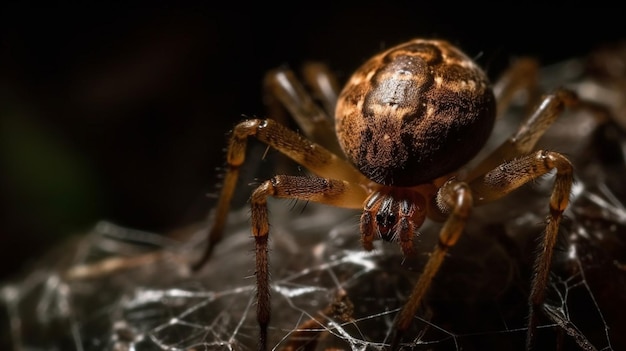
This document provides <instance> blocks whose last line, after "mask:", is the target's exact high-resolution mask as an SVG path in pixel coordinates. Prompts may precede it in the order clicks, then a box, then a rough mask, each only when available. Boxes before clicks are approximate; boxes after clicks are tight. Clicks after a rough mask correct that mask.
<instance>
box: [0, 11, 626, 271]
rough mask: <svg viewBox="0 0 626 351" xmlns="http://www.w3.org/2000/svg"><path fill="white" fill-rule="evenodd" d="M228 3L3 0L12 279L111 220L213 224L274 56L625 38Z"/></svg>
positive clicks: (619, 30)
mask: <svg viewBox="0 0 626 351" xmlns="http://www.w3.org/2000/svg"><path fill="white" fill-rule="evenodd" d="M218 4H219V3H218V2H212V3H209V2H207V3H206V4H204V5H201V4H198V3H177V4H173V3H172V4H165V3H161V2H150V3H134V4H133V5H127V4H109V3H87V4H82V5H76V4H71V5H70V4H63V5H46V6H45V7H40V6H34V5H32V3H30V4H11V3H9V4H7V3H5V4H4V5H0V6H1V7H0V30H1V32H0V39H1V42H0V50H1V51H0V208H1V210H0V225H1V226H0V258H1V259H2V264H1V265H0V278H7V277H12V276H14V274H15V273H16V272H18V271H19V270H20V269H23V268H24V264H26V263H28V262H30V261H32V259H33V258H36V257H38V256H40V255H41V254H42V253H44V252H45V251H46V250H47V249H48V248H49V247H50V246H52V245H54V243H55V242H58V241H59V240H62V239H63V238H64V237H67V236H69V235H74V234H79V233H80V232H81V231H85V230H87V229H89V228H90V227H91V226H92V225H93V224H94V223H95V222H96V221H97V220H100V219H108V220H112V221H114V222H116V223H118V224H122V225H126V226H130V227H133V228H139V229H145V230H152V231H157V232H165V231H168V230H171V229H173V228H178V227H181V226H183V225H186V224H189V223H192V222H194V221H198V220H202V219H203V218H204V217H205V216H206V213H207V211H208V209H209V208H210V207H211V206H212V205H213V203H214V201H215V200H214V199H213V198H211V197H208V196H207V194H208V193H213V192H214V191H215V186H214V184H215V183H216V181H217V180H218V178H217V173H216V172H215V168H216V167H217V166H220V165H221V164H222V162H223V152H222V148H223V146H224V143H225V141H226V136H225V135H226V132H227V131H228V130H229V129H230V128H231V127H232V126H233V125H234V124H235V123H236V122H237V121H239V120H240V119H241V118H242V115H246V116H264V113H265V108H264V106H263V104H262V100H261V80H262V77H263V74H264V72H265V71H266V70H268V69H270V68H272V67H275V66H277V65H281V64H289V65H292V66H294V67H297V66H298V65H299V64H300V63H302V62H303V61H305V60H307V59H318V60H322V61H324V62H326V63H328V64H329V65H331V67H332V68H333V69H335V70H336V72H337V74H338V76H339V78H340V79H341V80H345V79H346V78H347V75H348V74H349V72H350V71H351V70H353V69H354V68H356V66H357V65H359V64H360V63H361V62H362V61H363V60H365V59H366V58H367V57H368V56H370V55H372V54H373V53H375V52H377V51H378V50H379V49H381V48H383V47H387V46H390V45H394V44H397V43H400V42H401V41H404V40H407V39H410V38H413V37H416V36H425V37H438V38H446V39H448V40H450V41H452V42H453V43H456V44H458V45H459V46H460V47H461V48H463V49H464V50H465V51H466V52H467V53H468V54H469V55H470V56H472V57H475V58H476V59H477V61H478V62H479V63H480V64H481V65H482V66H483V67H485V68H486V70H487V72H488V74H489V75H490V76H491V77H496V76H497V74H498V73H499V72H500V71H501V70H502V69H503V67H505V66H506V65H507V63H508V62H509V61H510V60H511V59H512V58H514V57H516V56H519V55H532V56H536V57H538V58H539V59H540V60H541V61H542V62H544V63H551V62H556V61H560V60H563V59H566V58H569V57H573V56H582V55H585V54H586V53H587V52H589V51H590V50H592V49H593V48H595V47H596V46H598V45H600V44H602V43H609V42H614V41H617V40H620V39H623V38H624V35H625V34H626V26H625V25H624V24H623V20H622V18H621V14H622V11H621V10H618V9H615V8H610V7H607V8H595V9H590V8H576V7H572V6H571V5H569V6H566V7H559V6H555V7H554V8H553V9H548V8H547V7H548V5H545V4H544V5H542V6H535V5H530V4H528V5H527V4H525V3H523V2H507V3H506V5H497V6H495V7H494V5H481V4H482V2H481V3H478V2H472V5H471V6H469V5H468V6H466V7H458V5H453V4H452V3H450V2H444V1H428V2H420V1H414V2H400V1H396V2H390V1H385V2H368V3H366V2H361V3H360V5H358V6H357V5H351V6H348V5H330V4H325V3H321V2H304V3H298V4H297V7H296V4H295V3H294V5H292V6H289V7H282V6H281V7H274V8H272V7H271V6H269V5H267V4H264V3H259V5H256V6H260V7H262V9H260V10H255V9H252V8H250V7H249V5H246V4H239V3H236V2H232V3H229V4H226V5H224V4H219V6H220V8H221V9H217V7H216V6H218ZM222 6H226V7H229V8H230V9H224V8H223V7H222Z"/></svg>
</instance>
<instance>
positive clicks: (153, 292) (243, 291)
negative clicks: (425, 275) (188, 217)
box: [0, 116, 626, 351]
mask: <svg viewBox="0 0 626 351" xmlns="http://www.w3.org/2000/svg"><path fill="white" fill-rule="evenodd" d="M571 117H572V118H575V117H576V116H571ZM587 117H588V116H587ZM568 118H569V117H568ZM563 119H565V118H563ZM569 123H571V124H574V125H580V124H575V123H573V122H571V120H570V122H569ZM569 129H572V128H569ZM556 130H560V129H558V128H556ZM596 136H597V137H598V138H597V139H594V138H595V137H596ZM550 137H551V138H548V137H546V140H551V141H552V142H555V140H559V139H558V138H556V137H555V135H552V136H550ZM589 139H590V140H588V143H587V142H579V141H580V139H579V135H574V136H572V134H569V135H566V136H564V137H561V139H560V140H561V141H563V140H564V143H566V144H567V143H569V144H570V146H571V147H572V148H570V154H568V156H571V157H574V158H576V161H575V164H576V165H577V166H578V168H577V170H576V175H577V177H578V179H577V182H576V185H575V187H574V190H573V195H572V204H571V206H570V208H569V209H568V211H567V212H566V216H567V218H566V219H565V220H564V222H563V225H562V227H561V233H560V234H561V241H560V242H559V245H558V248H557V252H556V253H555V259H554V262H553V269H552V273H551V278H550V285H549V288H548V294H547V301H546V303H545V305H544V311H543V319H542V322H541V325H540V327H539V329H538V340H537V343H538V345H539V346H540V349H555V348H557V347H561V349H564V350H569V349H584V350H620V349H626V338H625V336H626V317H625V316H624V313H623V311H624V310H626V294H624V291H626V207H624V205H623V201H624V199H626V188H625V187H624V184H623V174H626V162H625V158H624V150H626V138H624V136H623V134H622V133H621V132H619V129H617V128H613V127H611V126H610V127H608V128H602V129H601V130H600V132H598V135H592V136H591V137H590V138H589ZM572 140H575V141H576V142H575V143H573V142H572ZM607 140H608V141H607ZM589 145H591V146H589ZM607 150H613V151H607ZM614 150H618V152H614ZM620 150H621V151H620ZM607 155H609V156H607ZM551 186H552V179H551V177H550V176H547V177H545V179H542V180H540V181H538V182H536V183H534V184H531V185H530V186H527V187H524V188H523V189H520V191H518V192H516V193H514V194H512V195H511V196H508V197H506V198H504V199H503V200H502V201H498V202H496V203H493V204H490V205H487V206H484V207H481V208H477V209H476V210H475V211H474V213H473V216H472V218H471V220H470V223H469V224H468V227H467V229H466V233H465V234H464V236H462V238H461V239H460V241H459V242H458V244H457V245H456V246H455V247H454V248H453V249H452V250H451V251H450V254H449V257H448V258H447V260H446V261H445V262H444V264H443V266H442V269H441V271H440V272H439V274H438V275H437V276H436V278H435V280H434V283H433V286H432V290H431V291H430V293H429V295H428V298H427V301H426V302H425V305H424V306H423V307H422V308H421V309H420V314H419V315H417V316H416V317H415V320H414V323H413V326H412V327H411V329H410V330H409V331H408V332H407V333H406V335H405V337H404V339H403V342H404V346H406V349H413V350H491V349H507V350H518V349H520V350H521V349H523V348H524V340H525V335H526V329H525V325H526V318H527V313H528V306H527V297H528V290H529V281H530V277H531V275H532V266H533V257H534V252H535V247H536V242H537V240H539V239H540V238H541V233H542V230H543V224H542V223H543V220H544V217H545V215H546V211H547V199H548V196H549V192H550V190H551ZM269 206H270V221H271V224H272V227H271V230H272V234H271V235H272V236H271V240H270V245H271V253H270V259H271V261H270V264H271V267H270V269H271V277H272V280H271V284H272V285H271V286H272V320H271V323H270V327H269V345H270V346H271V347H272V348H275V349H284V350H295V349H301V350H316V349H320V350H321V349H331V348H333V349H351V350H377V349H381V348H383V347H385V346H388V345H389V342H390V338H391V336H392V334H393V321H394V319H395V317H396V314H397V313H398V311H399V309H400V308H401V307H402V305H403V303H404V301H406V298H407V295H408V293H409V292H410V290H411V287H412V284H413V283H414V282H415V281H416V279H417V278H418V277H419V273H420V272H421V269H422V266H423V264H424V263H425V261H426V260H427V258H428V252H430V250H432V248H433V247H434V245H435V243H436V237H437V233H438V229H439V228H440V226H439V225H438V224H434V223H430V222H427V223H426V225H425V226H423V227H422V228H421V229H420V236H419V245H420V247H421V248H422V251H421V253H420V254H419V255H417V256H416V257H411V258H403V257H402V255H401V253H400V250H399V248H398V247H397V246H396V245H390V244H386V243H381V242H377V246H376V247H375V250H373V251H371V252H365V251H363V250H362V249H361V246H360V243H359V240H358V213H355V212H354V211H347V210H341V209H337V208H331V207H328V206H318V205H315V204H306V206H304V204H296V205H295V206H294V205H293V204H288V203H286V202H284V201H282V202H281V201H270V204H269ZM205 230H206V228H204V227H200V228H191V229H189V230H188V231H181V233H182V234H180V235H179V236H175V238H176V239H171V238H167V237H164V236H162V235H158V234H155V233H147V232H142V231H137V230H133V229H129V228H123V227H120V226H117V225H115V224H113V223H109V222H101V223H98V224H97V225H95V226H94V228H93V229H92V230H91V232H90V233H88V234H87V235H83V236H81V237H80V238H79V239H76V240H75V241H73V242H68V243H66V244H64V245H62V246H60V247H57V248H55V249H53V250H52V251H51V252H50V253H49V255H48V256H47V257H44V258H42V260H41V261H40V262H39V263H37V264H36V265H35V266H34V267H32V269H30V270H29V271H28V272H27V273H26V274H25V275H24V276H23V277H21V279H19V280H17V281H15V282H12V283H10V284H5V285H3V286H2V287H1V290H0V302H1V305H2V306H3V309H4V312H5V313H4V316H5V317H6V318H5V319H4V320H3V321H2V324H0V326H1V327H2V328H3V332H2V335H3V336H2V338H4V340H6V341H7V342H8V343H9V345H10V347H12V348H13V350H81V351H82V350H116V351H117V350H120V351H122V350H253V349H256V348H257V344H256V342H257V335H258V326H257V323H256V319H255V318H256V316H255V278H254V252H253V245H254V244H253V240H252V239H251V238H250V229H249V212H248V209H247V208H244V209H241V210H236V211H233V212H232V213H231V215H230V217H229V224H228V227H227V233H226V234H227V235H225V238H224V240H223V241H222V242H221V243H220V245H219V246H218V247H217V248H216V250H215V252H214V256H213V257H212V260H211V262H210V263H209V264H208V265H207V266H206V267H205V268H204V269H203V270H202V271H201V272H199V274H191V272H190V271H189V269H188V266H189V262H192V261H193V260H194V259H196V258H197V256H198V254H199V251H200V250H201V248H202V246H203V245H202V239H203V237H204V234H205Z"/></svg>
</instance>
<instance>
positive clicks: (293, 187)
mask: <svg viewBox="0 0 626 351" xmlns="http://www.w3.org/2000/svg"><path fill="white" fill-rule="evenodd" d="M270 196H271V197H275V198H287V199H298V200H307V201H314V202H319V203H323V204H328V205H334V206H339V207H346V208H360V207H362V206H363V201H364V200H365V198H366V196H367V194H366V191H365V189H364V188H362V187H361V186H360V185H358V184H353V183H349V182H346V181H340V180H333V179H326V178H318V177H294V176H284V175H283V176H275V177H273V178H272V179H270V180H267V181H265V182H264V183H263V184H261V185H260V186H259V187H258V188H256V190H255V191H254V192H253V193H252V197H251V199H250V202H251V208H252V235H253V236H254V240H255V252H256V282H257V319H258V323H259V327H260V334H259V350H265V349H267V326H268V323H269V320H270V314H271V308H270V307H271V304H270V287H269V269H268V264H269V258H268V245H267V243H268V238H269V221H268V215H267V198H268V197H270Z"/></svg>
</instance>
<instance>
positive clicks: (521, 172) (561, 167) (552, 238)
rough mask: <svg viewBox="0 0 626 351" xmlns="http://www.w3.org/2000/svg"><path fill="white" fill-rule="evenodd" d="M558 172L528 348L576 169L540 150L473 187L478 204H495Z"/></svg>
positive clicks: (532, 304) (537, 277)
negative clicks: (533, 182) (496, 201)
mask: <svg viewBox="0 0 626 351" xmlns="http://www.w3.org/2000/svg"><path fill="white" fill-rule="evenodd" d="M554 169H556V179H555V182H554V187H553V189H552V194H551V196H550V205H549V207H550V214H549V215H548V217H547V224H546V230H545V233H544V237H543V241H542V243H541V245H540V250H539V252H538V255H537V257H536V260H535V266H534V267H535V268H534V276H533V278H532V283H531V291H530V296H529V305H530V312H529V321H528V332H527V338H526V348H527V349H528V350H530V349H531V348H532V347H533V343H534V339H535V329H536V327H537V323H538V316H537V311H538V310H540V309H541V305H542V304H543V302H544V300H545V295H546V287H547V284H548V277H549V274H550V265H551V262H552V252H553V249H554V245H555V243H556V241H557V235H558V230H559V223H560V222H561V219H562V217H563V212H564V211H565V209H566V207H567V205H568V203H569V196H570V191H571V188H572V183H573V181H574V179H573V166H572V164H571V163H570V161H569V160H568V159H567V158H566V157H565V156H563V155H561V154H559V153H557V152H551V151H545V150H540V151H537V152H535V153H533V154H530V155H527V156H524V157H521V158H517V159H514V160H512V161H508V162H506V163H504V164H502V165H500V166H499V167H497V168H496V169H494V170H492V171H491V172H488V173H487V174H485V175H483V176H481V177H479V178H477V179H476V180H474V181H472V182H471V183H470V186H471V188H472V192H473V193H474V196H475V201H476V203H477V204H481V203H486V202H490V201H493V200H496V199H498V198H500V197H502V196H504V195H506V194H508V193H509V192H511V191H513V190H515V189H517V188H519V187H520V186H522V185H523V184H526V183H527V182H529V181H531V180H533V179H536V178H538V177H540V176H543V175H545V174H547V173H549V172H550V171H552V170H554Z"/></svg>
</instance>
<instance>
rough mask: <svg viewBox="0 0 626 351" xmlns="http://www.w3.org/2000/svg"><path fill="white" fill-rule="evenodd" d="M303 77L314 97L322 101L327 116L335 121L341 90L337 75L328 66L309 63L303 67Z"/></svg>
mask: <svg viewBox="0 0 626 351" xmlns="http://www.w3.org/2000/svg"><path fill="white" fill-rule="evenodd" d="M302 75H303V77H304V81H305V82H306V84H307V86H309V87H310V89H311V91H312V93H313V96H314V97H315V98H316V99H318V100H319V101H321V103H322V106H324V110H326V114H327V115H328V116H329V117H331V120H332V119H334V116H335V107H336V106H337V96H339V90H340V89H341V87H340V85H339V82H338V81H337V78H336V77H335V75H334V74H333V73H332V72H331V71H330V69H329V68H328V66H326V65H325V64H323V63H320V62H307V63H306V64H305V65H304V66H303V67H302Z"/></svg>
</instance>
